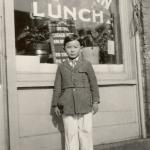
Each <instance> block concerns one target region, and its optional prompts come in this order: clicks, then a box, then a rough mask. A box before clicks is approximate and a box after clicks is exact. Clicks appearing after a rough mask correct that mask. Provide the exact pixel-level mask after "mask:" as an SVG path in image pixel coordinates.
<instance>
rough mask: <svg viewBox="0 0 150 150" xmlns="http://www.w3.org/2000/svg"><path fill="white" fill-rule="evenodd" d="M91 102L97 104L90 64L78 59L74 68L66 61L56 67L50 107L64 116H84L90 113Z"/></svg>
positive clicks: (95, 86) (97, 91) (95, 83)
mask: <svg viewBox="0 0 150 150" xmlns="http://www.w3.org/2000/svg"><path fill="white" fill-rule="evenodd" d="M93 102H99V90H98V86H97V80H96V76H95V73H94V70H93V67H92V65H91V63H90V62H88V61H86V60H84V59H82V58H79V60H78V62H77V64H76V66H75V67H74V68H73V67H71V66H70V65H69V63H68V61H67V60H66V61H65V62H64V63H62V64H60V65H58V69H57V73H56V77H55V83H54V93H53V101H52V106H58V107H59V108H60V109H61V110H62V111H63V113H64V114H66V115H73V114H78V113H79V114H85V113H88V112H90V111H92V105H93Z"/></svg>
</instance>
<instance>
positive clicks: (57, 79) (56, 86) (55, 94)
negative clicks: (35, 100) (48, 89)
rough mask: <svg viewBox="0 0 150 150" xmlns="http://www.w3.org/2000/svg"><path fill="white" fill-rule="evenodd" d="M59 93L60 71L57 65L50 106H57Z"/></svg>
mask: <svg viewBox="0 0 150 150" xmlns="http://www.w3.org/2000/svg"><path fill="white" fill-rule="evenodd" d="M60 94H61V72H60V67H59V66H58V68H57V72H56V77H55V82H54V92H53V99H52V107H55V106H57V103H58V99H59V97H60Z"/></svg>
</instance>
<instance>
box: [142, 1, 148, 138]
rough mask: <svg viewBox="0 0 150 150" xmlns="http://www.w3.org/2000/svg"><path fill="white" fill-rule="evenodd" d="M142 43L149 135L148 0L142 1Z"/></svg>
mask: <svg viewBox="0 0 150 150" xmlns="http://www.w3.org/2000/svg"><path fill="white" fill-rule="evenodd" d="M142 4H143V5H142V11H143V29H144V34H143V38H144V44H143V45H142V46H143V47H142V49H143V54H144V59H143V61H144V66H143V68H144V79H145V89H144V90H145V107H146V124H147V133H148V136H149V135H150V0H143V1H142Z"/></svg>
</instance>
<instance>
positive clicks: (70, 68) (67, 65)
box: [64, 60, 73, 70]
mask: <svg viewBox="0 0 150 150" xmlns="http://www.w3.org/2000/svg"><path fill="white" fill-rule="evenodd" d="M64 66H65V67H67V68H68V69H69V70H73V68H72V67H71V66H70V64H69V62H68V60H66V61H65V62H64Z"/></svg>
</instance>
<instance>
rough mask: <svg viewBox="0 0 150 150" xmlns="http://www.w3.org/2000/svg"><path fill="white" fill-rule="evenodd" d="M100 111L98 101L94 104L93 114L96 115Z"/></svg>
mask: <svg viewBox="0 0 150 150" xmlns="http://www.w3.org/2000/svg"><path fill="white" fill-rule="evenodd" d="M97 112H98V103H94V104H93V114H94V115H95V114H96V113H97Z"/></svg>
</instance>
